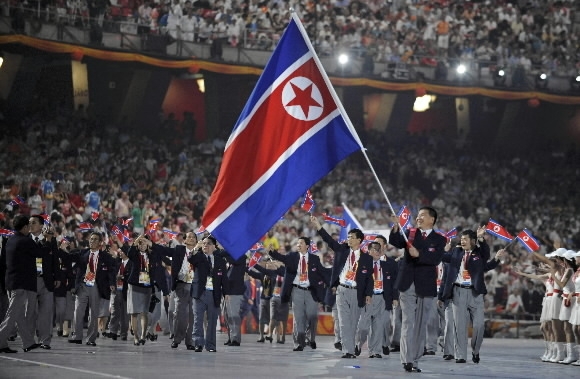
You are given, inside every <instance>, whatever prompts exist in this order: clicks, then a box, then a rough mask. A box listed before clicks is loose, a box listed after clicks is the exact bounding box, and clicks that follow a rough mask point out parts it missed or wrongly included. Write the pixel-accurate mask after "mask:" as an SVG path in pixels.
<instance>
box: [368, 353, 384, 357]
mask: <svg viewBox="0 0 580 379" xmlns="http://www.w3.org/2000/svg"><path fill="white" fill-rule="evenodd" d="M382 357H383V356H382V355H380V354H373V355H369V358H382Z"/></svg>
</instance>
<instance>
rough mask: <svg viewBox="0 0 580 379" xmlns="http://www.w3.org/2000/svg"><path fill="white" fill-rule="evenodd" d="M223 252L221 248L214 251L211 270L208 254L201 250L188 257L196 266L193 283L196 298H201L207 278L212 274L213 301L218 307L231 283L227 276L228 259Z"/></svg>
mask: <svg viewBox="0 0 580 379" xmlns="http://www.w3.org/2000/svg"><path fill="white" fill-rule="evenodd" d="M216 253H217V254H216ZM223 254H224V253H220V251H219V250H216V251H215V252H214V254H213V255H214V260H213V262H214V263H213V267H212V270H211V271H210V266H209V262H208V261H207V258H206V255H205V254H204V253H203V252H201V250H200V251H198V252H197V253H196V254H194V255H192V256H191V257H190V258H188V261H189V263H191V264H192V265H194V266H195V275H194V278H193V283H192V284H191V291H192V293H193V298H194V299H199V298H200V297H201V295H202V294H203V293H204V291H205V285H206V283H207V278H208V276H210V275H211V278H212V281H213V291H212V292H213V302H214V305H215V306H216V307H219V306H220V303H221V299H222V295H224V294H226V293H227V291H228V284H229V283H228V281H227V278H226V273H227V266H226V264H227V261H226V259H225V258H224V257H223Z"/></svg>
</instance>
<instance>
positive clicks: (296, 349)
mask: <svg viewBox="0 0 580 379" xmlns="http://www.w3.org/2000/svg"><path fill="white" fill-rule="evenodd" d="M302 350H304V347H302V346H298V347H295V348H294V349H292V351H302Z"/></svg>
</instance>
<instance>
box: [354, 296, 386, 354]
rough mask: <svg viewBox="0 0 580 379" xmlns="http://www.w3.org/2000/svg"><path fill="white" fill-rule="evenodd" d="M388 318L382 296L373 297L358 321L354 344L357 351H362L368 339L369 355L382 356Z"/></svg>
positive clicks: (363, 309)
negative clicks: (357, 348)
mask: <svg viewBox="0 0 580 379" xmlns="http://www.w3.org/2000/svg"><path fill="white" fill-rule="evenodd" d="M390 318H391V317H390V312H389V311H387V310H386V309H385V299H384V298H383V295H382V294H377V295H373V300H372V302H371V304H370V305H366V306H365V307H363V308H362V311H361V314H360V319H359V320H358V330H357V333H356V344H357V346H358V347H359V349H361V350H362V345H364V343H365V341H366V340H367V337H368V347H369V354H370V355H375V354H382V351H383V346H386V340H387V334H386V330H385V325H386V324H387V323H388V321H389V320H390Z"/></svg>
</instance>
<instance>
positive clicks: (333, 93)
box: [290, 8, 409, 242]
mask: <svg viewBox="0 0 580 379" xmlns="http://www.w3.org/2000/svg"><path fill="white" fill-rule="evenodd" d="M290 12H291V14H292V18H293V19H294V21H295V22H296V25H297V26H298V30H299V31H300V33H301V34H302V36H303V37H304V40H305V41H306V44H307V46H308V48H309V49H310V51H312V53H313V54H312V59H313V60H314V62H315V63H316V66H317V67H318V69H319V70H320V72H323V73H325V75H322V78H323V79H324V82H325V83H326V86H327V87H328V89H329V92H330V95H331V96H332V98H333V99H334V102H335V103H336V105H337V107H338V109H339V110H340V112H341V114H342V115H343V116H344V121H345V123H346V126H347V127H348V129H349V130H350V133H351V135H352V136H353V137H354V138H355V139H356V142H357V143H358V145H359V146H360V148H361V151H362V153H363V155H364V156H365V159H366V161H367V163H368V165H369V167H370V169H371V172H372V173H373V176H374V177H375V179H376V181H377V183H378V184H379V188H380V189H381V192H382V193H383V196H384V197H385V199H386V200H387V204H388V205H389V208H390V210H391V212H392V214H393V215H396V213H395V210H394V209H393V205H392V204H391V201H390V200H389V197H388V196H387V193H386V192H385V189H384V188H383V185H382V184H381V181H380V180H379V177H378V176H377V173H376V171H375V169H374V167H373V165H372V164H371V161H370V160H369V157H368V155H367V153H366V149H365V147H364V146H363V144H362V141H361V140H360V138H359V136H358V133H357V132H356V129H355V127H354V125H353V124H352V122H351V121H350V117H348V115H347V113H346V110H345V109H344V106H343V105H342V102H341V101H340V99H339V98H338V95H337V94H336V91H335V90H334V87H333V86H332V83H331V82H330V79H329V78H328V75H326V70H325V69H324V67H323V66H322V62H320V59H319V58H318V55H316V53H315V50H314V46H312V43H311V42H310V38H309V37H308V34H307V33H306V29H304V25H302V21H300V19H299V18H298V15H297V14H296V12H295V11H294V9H293V8H290ZM397 225H398V226H399V230H400V231H401V234H402V235H403V238H404V239H405V242H409V240H408V239H407V236H406V235H405V233H404V232H403V228H402V227H401V224H400V223H399V221H398V220H397Z"/></svg>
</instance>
